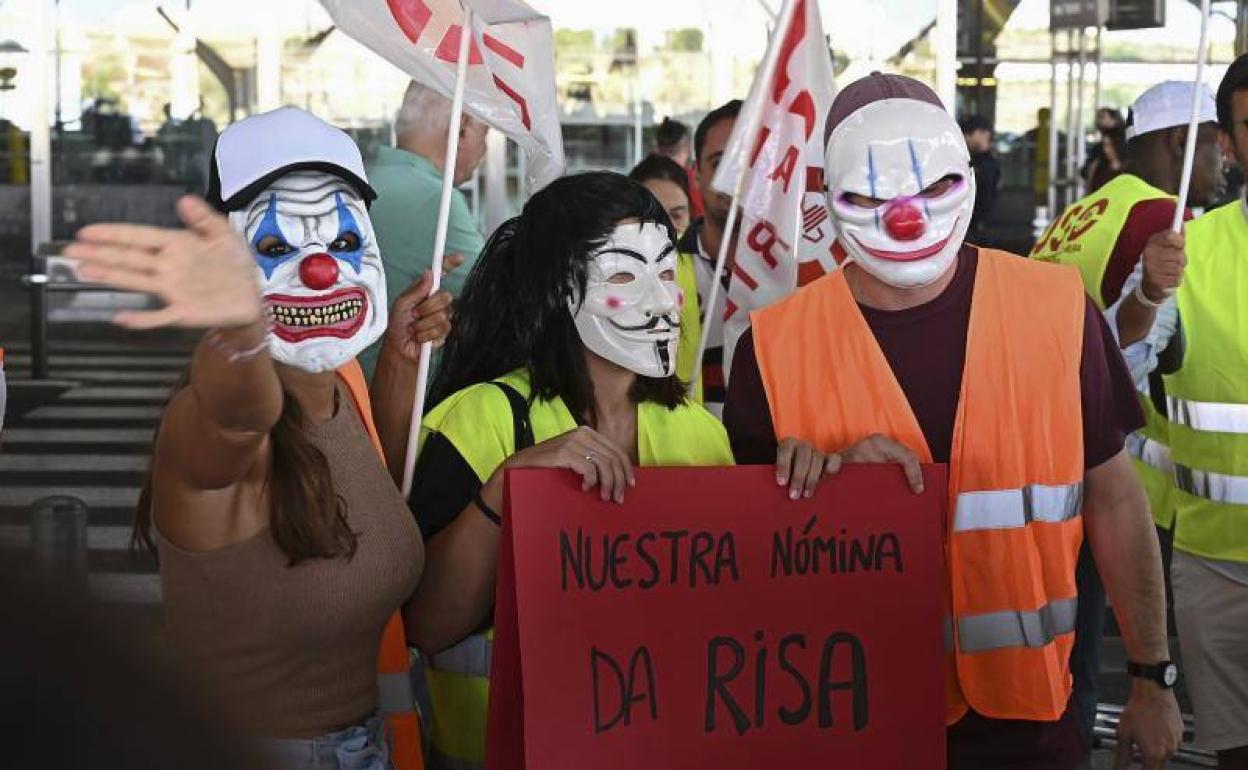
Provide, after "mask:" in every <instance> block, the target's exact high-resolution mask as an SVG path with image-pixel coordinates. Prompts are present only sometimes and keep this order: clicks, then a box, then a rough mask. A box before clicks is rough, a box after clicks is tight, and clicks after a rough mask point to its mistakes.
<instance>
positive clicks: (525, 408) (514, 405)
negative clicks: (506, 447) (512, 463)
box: [492, 382, 536, 452]
mask: <svg viewBox="0 0 1248 770" xmlns="http://www.w3.org/2000/svg"><path fill="white" fill-rule="evenodd" d="M492 384H493V385H496V386H498V389H499V390H501V391H503V395H505V396H507V401H508V402H509V403H510V404H511V419H512V423H513V424H514V425H515V431H516V451H517V452H519V451H520V450H521V449H528V448H529V447H531V446H533V444H534V443H536V442H535V441H534V440H533V426H532V425H530V424H529V402H528V401H527V400H525V398H524V396H522V395H520V391H518V390H516V389H515V388H513V387H511V386H510V385H508V384H506V383H503V382H494V383H492Z"/></svg>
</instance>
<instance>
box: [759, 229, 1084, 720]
mask: <svg viewBox="0 0 1248 770" xmlns="http://www.w3.org/2000/svg"><path fill="white" fill-rule="evenodd" d="M1085 302H1086V300H1085V299H1084V293H1083V286H1082V284H1081V283H1080V282H1079V273H1078V272H1077V271H1076V270H1075V269H1074V268H1071V267H1065V266H1058V265H1051V264H1044V263H1038V262H1034V261H1029V260H1025V259H1022V258H1019V257H1015V256H1013V255H1011V254H1006V253H1004V252H996V251H989V250H985V249H980V251H979V267H978V269H977V271H976V276H975V287H974V294H973V299H972V304H971V318H970V326H969V329H968V331H967V341H966V364H965V369H964V370H963V375H962V389H961V393H960V394H959V397H958V412H957V418H956V421H955V423H954V434H953V447H952V450H953V451H952V456H951V458H950V463H949V507H948V511H952V512H953V513H952V516H947V519H948V521H947V529H948V535H947V539H946V545H945V549H946V559H947V564H948V572H949V595H948V601H949V602H950V603H951V607H952V612H951V617H949V619H948V621H947V625H946V644H947V646H948V648H949V661H948V665H947V666H946V683H947V687H946V690H947V698H946V712H945V718H946V722H947V723H948V724H953V723H954V722H956V721H957V720H959V719H961V718H962V716H963V715H964V714H966V712H967V709H968V706H969V708H972V709H974V710H975V711H976V712H978V713H980V714H983V715H984V716H987V717H991V718H996V719H1027V720H1036V721H1052V720H1056V719H1058V718H1060V717H1061V715H1062V713H1063V712H1064V711H1065V709H1066V705H1067V701H1068V700H1069V698H1070V693H1071V676H1070V669H1069V665H1068V662H1069V657H1070V650H1071V647H1072V646H1073V644H1074V623H1075V609H1076V606H1077V591H1076V588H1075V562H1076V560H1077V558H1078V554H1079V546H1080V544H1081V543H1082V540H1083V522H1082V519H1081V516H1080V513H1081V508H1082V481H1083V428H1082V421H1081V420H1080V419H1079V411H1078V410H1079V404H1080V384H1079V363H1080V356H1081V354H1082V343H1083V321H1084V311H1085ZM1024 308H1025V309H1026V312H1023V309H1024ZM753 329H754V340H755V349H756V351H757V356H758V366H759V371H760V373H761V375H762V380H763V384H764V386H765V388H766V391H767V400H768V403H769V404H770V408H771V416H772V421H773V423H774V425H775V431H776V436H777V438H781V437H790V436H791V437H797V438H801V439H804V440H806V441H810V442H812V443H813V444H814V445H815V446H817V447H818V448H819V449H820V451H823V452H833V451H837V450H840V449H842V448H844V447H846V446H848V445H850V444H852V443H854V442H856V441H859V440H861V439H863V438H866V437H868V436H870V435H872V434H874V433H881V434H884V435H886V436H889V437H891V438H893V439H894V440H896V441H899V442H901V443H902V444H905V445H906V446H908V447H909V448H910V449H911V450H913V451H914V452H915V454H917V455H918V456H919V458H920V460H921V461H923V462H931V461H932V453H931V450H930V448H929V447H928V446H927V442H926V440H925V439H924V437H923V432H922V430H921V429H920V427H919V423H918V420H917V419H916V418H915V416H914V413H913V412H912V411H911V409H910V406H909V403H908V402H907V401H906V396H905V393H904V392H903V391H902V389H901V387H900V385H898V383H897V379H896V377H895V376H894V375H893V372H892V369H891V368H890V367H889V365H888V361H887V359H885V357H884V353H883V351H881V350H880V346H879V344H878V343H877V342H876V340H875V336H874V335H873V334H872V333H871V329H870V327H868V326H867V323H866V320H865V319H864V318H863V316H862V312H861V311H860V310H859V309H858V304H857V302H856V301H855V300H854V297H853V294H852V293H851V292H850V289H849V285H848V284H847V283H846V280H845V275H844V271H839V270H838V271H836V272H834V273H831V274H829V275H827V276H824V277H823V278H820V279H819V280H818V281H816V282H815V283H812V284H810V285H809V286H807V287H805V288H802V289H799V290H798V291H797V292H796V293H794V294H792V295H790V297H789V298H788V299H786V300H784V301H782V302H780V303H778V304H776V305H773V306H771V307H769V308H766V309H764V310H761V311H757V312H755V313H754V314H753Z"/></svg>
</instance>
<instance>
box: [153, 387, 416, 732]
mask: <svg viewBox="0 0 1248 770" xmlns="http://www.w3.org/2000/svg"><path fill="white" fill-rule="evenodd" d="M338 404H339V407H338V410H337V413H336V414H335V416H334V417H332V418H330V419H329V420H328V421H326V422H324V423H322V424H320V425H315V426H310V427H309V428H308V429H307V433H308V436H309V437H310V439H311V440H312V442H313V443H314V444H316V446H317V447H318V448H319V449H320V450H321V451H322V452H324V453H325V457H326V458H327V459H328V460H329V467H330V470H331V473H332V474H333V480H334V488H335V489H336V490H337V492H338V494H339V495H341V496H342V499H343V500H344V501H346V508H347V521H348V522H349V523H350V525H351V529H352V530H353V531H354V532H356V533H357V534H358V540H359V545H358V548H357V550H356V553H355V556H354V558H352V559H350V560H347V559H345V558H337V559H312V560H309V561H305V562H302V563H300V564H298V565H297V566H294V567H289V566H287V561H288V560H287V557H286V555H285V554H283V553H282V552H281V550H279V549H278V547H277V544H276V543H275V542H274V541H273V539H272V537H271V536H270V533H269V531H268V530H265V531H264V532H261V533H260V534H259V535H257V536H255V537H253V538H251V539H250V540H246V541H244V542H241V543H236V544H234V545H231V546H227V547H225V548H221V549H217V550H213V551H206V552H190V551H185V550H183V549H180V548H178V547H177V546H175V545H173V544H171V543H170V542H168V541H167V540H165V539H164V538H163V537H160V535H159V533H157V546H158V550H159V553H160V577H161V583H162V585H163V588H164V603H165V614H166V617H167V620H168V625H169V631H170V635H171V637H172V640H173V642H174V644H175V645H176V646H177V652H178V653H179V654H180V655H182V656H183V658H184V660H185V661H186V662H187V664H188V665H189V666H190V668H191V673H193V674H195V675H196V676H198V677H200V678H202V679H203V681H204V682H205V684H206V686H207V687H208V688H210V689H211V690H214V691H216V692H217V693H218V694H219V695H220V696H221V697H222V698H224V700H225V704H226V706H227V707H228V708H229V710H230V716H231V717H234V718H236V719H238V720H241V724H242V726H243V727H244V729H247V730H248V731H249V732H251V733H252V734H254V735H258V736H264V737H274V738H310V737H316V736H318V735H323V734H325V733H327V732H331V731H334V730H338V729H341V728H343V727H347V726H349V725H354V724H358V723H360V722H361V721H363V720H364V719H365V718H366V717H368V716H369V715H370V714H371V713H372V712H373V711H375V710H376V708H377V651H378V648H379V646H380V644H381V634H382V630H383V629H384V628H385V624H386V621H387V620H388V619H389V617H390V615H391V614H392V613H393V612H394V611H395V609H397V608H398V607H399V606H400V605H401V604H402V603H403V602H404V601H406V600H407V598H408V597H409V596H411V594H412V592H413V591H414V590H415V588H416V583H417V581H418V580H419V578H420V572H421V567H422V564H423V552H422V548H421V545H420V540H419V538H420V535H419V533H418V532H417V529H416V522H415V519H414V518H413V516H412V514H411V512H410V511H409V510H408V508H407V505H406V503H405V502H404V500H403V498H402V495H401V494H400V493H399V490H398V489H397V488H396V487H395V485H394V482H393V480H392V479H391V478H390V474H389V473H388V472H387V471H386V469H385V467H384V466H383V465H382V462H381V460H380V458H379V457H378V455H377V451H376V449H375V448H374V447H373V445H372V443H371V442H370V441H369V438H368V434H367V433H366V432H365V429H364V425H363V423H362V421H361V419H360V417H359V415H358V413H357V412H356V411H355V407H354V403H353V400H352V398H351V396H350V394H349V393H347V392H346V391H345V390H342V389H340V390H339V394H338Z"/></svg>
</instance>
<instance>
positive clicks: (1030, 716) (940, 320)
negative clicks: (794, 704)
mask: <svg viewBox="0 0 1248 770" xmlns="http://www.w3.org/2000/svg"><path fill="white" fill-rule="evenodd" d="M825 130H826V132H827V133H826V135H825V143H826V153H827V154H826V158H825V164H824V171H825V179H826V180H827V186H828V208H829V212H830V215H831V217H832V219H833V222H834V223H835V225H836V227H837V234H838V238H839V239H840V241H841V244H842V245H843V246H844V248H845V250H846V252H847V254H848V261H847V263H846V266H845V267H844V268H843V269H841V270H838V271H836V272H834V273H831V274H829V275H827V276H825V277H824V278H821V279H820V280H818V281H816V282H814V283H812V284H810V285H809V286H806V287H804V288H802V289H799V290H798V291H797V292H796V293H794V294H793V295H791V296H790V297H788V298H786V299H785V300H782V301H781V302H779V303H777V304H775V305H772V306H771V307H769V308H766V309H764V310H761V311H757V312H755V313H754V314H753V317H752V332H751V333H749V334H747V335H746V336H744V337H743V338H742V339H741V341H740V343H739V345H738V347H737V352H736V358H735V359H734V368H733V377H732V382H731V385H730V387H729V392H728V401H727V405H726V409H725V414H724V417H725V424H726V426H727V428H728V432H729V436H730V438H731V440H732V443H733V448H734V451H735V454H736V459H737V461H738V462H743V463H744V462H752V463H775V466H776V482H777V484H781V485H787V486H788V487H789V490H790V496H792V497H798V496H810V495H812V494H813V493H814V492H815V488H816V484H817V482H818V481H819V479H820V478H821V477H823V476H824V475H825V474H828V473H836V472H837V471H838V470H839V469H840V468H841V466H842V465H843V464H844V463H864V462H869V463H881V462H883V463H896V464H898V465H900V466H901V468H902V469H903V470H904V473H905V478H906V479H907V480H908V482H909V484H910V486H911V488H912V489H913V490H914V491H915V492H919V491H921V490H922V475H921V473H920V469H919V463H920V462H940V463H948V465H949V492H950V496H949V501H948V508H947V510H948V522H949V533H948V535H947V537H946V552H947V554H948V557H947V560H948V564H949V585H948V596H949V601H950V607H951V617H950V618H949V634H948V640H949V641H948V645H949V646H948V654H949V658H948V665H947V667H946V673H947V676H946V703H945V714H944V716H945V721H946V724H947V725H948V743H947V745H948V766H949V767H950V768H954V769H955V770H960V769H963V768H1001V767H1011V768H1075V767H1079V766H1080V765H1081V764H1082V763H1083V761H1084V759H1085V755H1086V752H1087V747H1086V746H1085V745H1084V743H1083V738H1082V735H1081V734H1080V730H1079V727H1078V724H1077V720H1076V716H1075V714H1074V712H1073V709H1072V708H1071V706H1070V698H1071V677H1070V672H1069V667H1068V658H1069V656H1070V652H1071V648H1072V646H1073V644H1074V635H1075V615H1076V608H1077V605H1078V597H1077V590H1076V583H1075V563H1076V558H1077V555H1078V552H1079V547H1080V544H1081V542H1082V540H1083V537H1084V533H1085V530H1086V533H1087V537H1088V539H1089V542H1090V544H1091V546H1092V550H1093V552H1094V553H1095V555H1096V559H1097V563H1098V564H1099V565H1100V567H1101V575H1102V577H1103V579H1104V582H1105V585H1106V587H1107V589H1108V593H1109V597H1110V600H1111V602H1112V604H1113V606H1114V610H1115V613H1116V614H1117V616H1118V620H1119V625H1120V626H1121V627H1122V629H1123V640H1124V642H1125V643H1126V647H1127V655H1128V658H1129V659H1130V661H1131V662H1133V663H1135V664H1137V665H1138V666H1139V669H1138V671H1139V676H1138V677H1136V678H1135V679H1134V680H1133V682H1134V684H1133V686H1132V690H1131V696H1130V699H1129V701H1128V703H1127V707H1126V710H1125V711H1124V712H1123V715H1122V720H1121V722H1120V725H1119V733H1118V738H1119V745H1120V746H1122V747H1123V749H1122V751H1123V752H1126V753H1124V754H1123V759H1124V761H1127V760H1129V756H1130V755H1129V752H1130V750H1131V747H1132V746H1133V745H1134V746H1136V747H1138V748H1139V749H1140V752H1141V753H1142V754H1143V757H1144V760H1145V764H1144V766H1145V767H1149V768H1157V767H1160V766H1161V764H1162V763H1163V762H1164V760H1165V759H1166V758H1167V757H1168V756H1170V755H1171V754H1173V753H1174V751H1175V749H1176V748H1177V745H1178V741H1179V738H1180V736H1181V728H1182V723H1181V721H1180V717H1179V711H1178V706H1177V705H1176V703H1175V700H1174V696H1173V694H1172V693H1171V691H1170V690H1169V687H1171V686H1172V685H1173V683H1174V679H1173V675H1174V672H1175V669H1174V666H1173V664H1171V663H1170V662H1169V660H1168V659H1169V651H1168V649H1167V639H1166V626H1165V599H1164V594H1163V588H1162V576H1161V564H1160V558H1159V555H1158V549H1157V538H1156V533H1155V532H1154V531H1153V527H1152V521H1151V516H1150V514H1149V512H1148V507H1147V503H1146V500H1145V497H1144V494H1143V491H1142V489H1141V488H1140V486H1139V482H1138V481H1137V480H1136V478H1135V476H1134V474H1133V472H1132V468H1131V463H1130V459H1129V457H1128V455H1127V454H1126V453H1125V452H1124V451H1123V446H1124V437H1125V435H1126V433H1128V432H1129V431H1130V430H1133V429H1135V428H1136V427H1138V426H1139V424H1140V423H1141V418H1140V413H1139V407H1138V405H1137V404H1136V403H1135V399H1134V396H1133V390H1132V388H1131V382H1130V376H1129V374H1128V372H1127V370H1126V366H1125V364H1124V363H1123V361H1122V358H1121V355H1120V354H1119V353H1118V351H1117V346H1116V344H1115V342H1114V338H1113V336H1112V335H1111V333H1110V331H1109V329H1108V328H1107V327H1106V325H1105V323H1104V321H1103V320H1102V317H1101V315H1100V313H1098V312H1097V310H1096V307H1095V306H1094V305H1092V304H1091V303H1090V302H1089V301H1088V299H1087V297H1086V295H1085V294H1084V292H1083V288H1082V285H1081V284H1080V280H1079V274H1078V273H1077V272H1076V271H1075V270H1074V269H1073V268H1068V267H1062V266H1055V265H1049V264H1043V263H1038V262H1035V261H1031V260H1023V259H1020V258H1017V257H1014V256H1013V255H1009V254H1005V253H1002V252H997V251H992V250H988V249H978V248H975V247H973V246H967V245H966V244H965V243H964V238H965V236H966V231H967V227H968V224H969V220H970V215H971V211H972V207H973V205H974V199H975V178H974V176H973V174H972V172H971V167H970V162H969V157H968V154H967V149H966V144H965V143H964V142H963V139H962V135H961V132H960V131H959V129H958V126H957V124H956V123H955V122H954V120H953V118H952V117H951V116H950V115H949V114H948V113H947V112H946V111H945V109H944V108H943V107H942V106H941V103H940V100H939V99H938V98H937V97H936V95H935V94H934V93H933V92H932V90H931V89H930V88H928V87H927V86H925V85H923V84H922V83H919V82H918V81H916V80H913V79H911V78H906V77H901V76H897V75H882V74H879V73H874V74H872V75H870V76H868V77H866V78H863V79H861V80H859V81H857V82H855V83H853V84H851V85H849V86H848V87H846V88H845V89H844V90H842V91H841V92H840V93H839V94H837V97H836V99H835V100H834V102H833V104H832V107H831V109H830V112H829V114H828V116H827V124H826V129H825ZM1023 308H1025V309H1026V312H1020V309H1023ZM1081 417H1082V419H1080V418H1081ZM900 481H901V479H900V476H899V478H898V483H900ZM1120 766H1124V767H1125V764H1124V765H1120Z"/></svg>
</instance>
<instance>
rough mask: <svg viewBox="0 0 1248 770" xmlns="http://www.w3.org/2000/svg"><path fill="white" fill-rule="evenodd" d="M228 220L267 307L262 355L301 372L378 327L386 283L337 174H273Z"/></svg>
mask: <svg viewBox="0 0 1248 770" xmlns="http://www.w3.org/2000/svg"><path fill="white" fill-rule="evenodd" d="M230 224H231V225H233V227H234V228H235V230H237V231H238V232H240V233H242V235H243V237H244V238H245V239H246V240H247V243H248V245H250V246H251V253H252V256H253V257H254V258H255V260H256V266H257V268H258V269H259V271H260V275H259V279H260V287H261V291H262V292H263V293H264V299H265V301H266V302H267V303H268V305H269V307H270V308H271V310H272V312H273V331H272V332H271V333H270V335H269V353H270V355H272V356H273V359H274V360H275V361H279V362H281V363H283V364H288V365H290V366H294V367H297V368H299V369H303V370H305V371H309V372H324V371H328V370H330V369H336V368H338V367H339V366H342V365H343V364H345V363H346V362H347V361H350V360H351V359H352V358H354V357H355V356H356V355H358V354H359V353H360V351H362V350H364V348H366V347H368V346H369V345H371V344H372V343H373V342H374V341H376V340H377V339H378V338H379V337H380V336H381V335H382V333H383V332H384V331H385V329H386V321H387V310H386V308H387V305H386V282H385V278H384V275H383V272H382V267H381V255H380V254H379V253H378V251H377V239H376V237H375V236H374V235H373V225H372V222H371V221H370V220H369V218H368V210H367V209H366V208H365V206H364V201H363V200H362V199H361V198H360V196H359V193H358V192H356V190H355V189H354V188H353V187H351V186H350V185H348V184H347V183H346V182H344V181H342V180H341V179H340V178H338V177H337V176H334V175H332V174H328V173H324V172H321V171H295V172H291V173H289V174H286V175H284V176H282V177H280V178H278V179H277V181H275V182H274V183H273V184H272V185H270V186H269V187H267V188H265V189H264V191H263V192H261V193H260V194H259V195H258V196H256V199H255V200H253V201H252V202H251V203H249V204H248V205H246V206H244V207H243V208H242V209H241V210H239V211H233V212H230Z"/></svg>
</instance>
